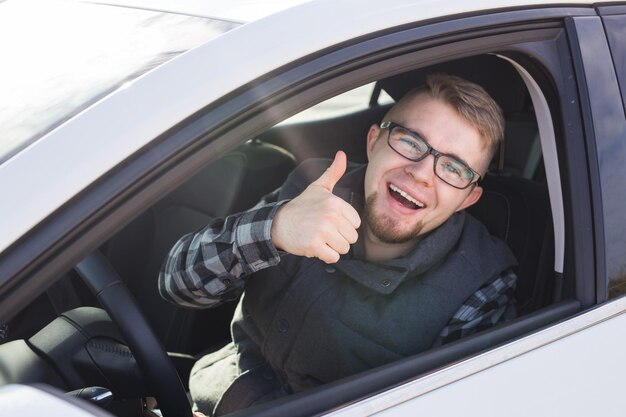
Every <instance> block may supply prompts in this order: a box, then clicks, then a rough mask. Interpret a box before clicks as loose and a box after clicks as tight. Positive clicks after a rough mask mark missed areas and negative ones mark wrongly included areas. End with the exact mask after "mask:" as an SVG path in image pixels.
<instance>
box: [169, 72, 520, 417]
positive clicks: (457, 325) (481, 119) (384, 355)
mask: <svg viewBox="0 0 626 417" xmlns="http://www.w3.org/2000/svg"><path fill="white" fill-rule="evenodd" d="M503 130H504V121H503V118H502V114H501V111H500V109H499V107H498V106H497V104H496V103H495V102H494V101H493V99H492V98H491V97H489V95H487V93H486V92H485V91H484V90H483V89H482V88H481V87H479V86H477V85H475V84H472V83H470V82H467V81H465V80H462V79H460V78H457V77H453V76H448V75H442V74H439V75H434V76H430V77H429V78H428V80H427V82H426V85H425V86H423V87H420V88H418V89H416V90H413V91H411V92H409V93H408V94H407V95H406V96H405V97H404V98H402V99H401V100H400V101H399V102H398V103H397V104H396V105H395V106H394V107H393V108H392V109H391V110H390V111H389V113H388V114H387V115H386V116H385V118H384V119H383V121H382V123H380V125H373V126H371V127H370V129H369V132H368V134H367V155H368V161H369V162H368V164H366V165H352V164H348V162H347V160H346V155H345V154H344V153H343V152H341V151H340V152H338V153H337V155H336V156H335V159H334V161H332V163H331V162H330V161H327V160H312V161H307V162H305V163H303V164H302V165H301V166H300V167H298V168H297V169H296V170H295V171H294V172H293V173H292V174H291V175H290V176H289V178H288V179H287V181H286V182H285V184H284V185H283V186H282V187H281V188H280V189H279V190H277V191H276V192H275V193H273V194H272V195H270V196H268V198H267V199H265V200H264V201H262V202H261V203H260V204H259V205H257V206H256V207H255V208H253V209H251V210H250V211H247V212H245V213H240V214H236V215H232V216H229V217H227V218H226V219H219V220H216V221H214V222H212V223H211V224H209V225H208V226H207V227H205V228H204V229H202V230H200V231H198V232H197V233H193V234H190V235H187V236H184V237H183V238H182V239H181V240H180V241H179V242H178V243H177V244H176V245H175V246H174V247H173V248H172V250H171V252H170V255H169V256H168V259H167V260H166V262H165V264H164V267H163V270H162V272H161V275H160V277H159V290H160V292H161V294H162V295H163V297H165V298H166V299H168V300H170V301H172V302H175V303H178V304H180V305H183V306H189V307H196V308H205V307H211V306H214V305H216V304H218V303H220V302H223V301H225V300H229V299H233V298H235V297H237V296H238V295H239V294H240V293H241V292H242V291H244V295H243V297H242V298H241V300H240V302H239V305H238V307H237V311H236V312H235V316H234V318H233V323H232V337H233V341H232V342H231V343H229V344H227V345H226V346H225V347H224V348H223V349H221V350H219V351H217V352H214V353H211V354H209V355H207V356H205V357H203V358H202V359H201V360H199V361H198V363H197V364H196V365H195V367H194V369H193V370H192V374H191V379H190V391H191V394H192V397H193V400H194V403H195V408H196V409H197V410H199V411H202V412H204V413H206V414H213V415H220V414H224V413H226V412H230V411H233V410H236V409H239V408H244V407H247V406H250V405H254V404H258V403H261V402H265V401H269V400H271V399H274V398H278V397H280V396H284V395H286V394H289V393H293V392H299V391H303V390H305V389H307V388H311V387H314V386H317V385H320V384H323V383H326V382H330V381H333V380H336V379H339V378H341V377H345V376H348V375H352V374H354V373H357V372H360V371H363V370H367V369H370V368H373V367H375V366H379V365H382V364H385V363H389V362H392V361H394V360H397V359H400V358H404V357H407V356H410V355H414V354H416V353H418V352H421V351H424V350H426V349H429V348H431V347H433V346H437V345H440V344H442V343H447V342H450V341H453V340H457V339H459V338H461V337H464V336H466V335H468V334H471V333H474V332H476V331H479V330H482V329H485V328H488V327H490V326H492V325H494V324H496V323H499V322H501V321H504V320H507V319H510V318H512V317H514V315H515V309H514V304H513V303H514V301H513V290H514V288H515V282H516V277H515V274H514V273H513V272H512V269H511V268H512V267H513V266H514V265H515V259H514V257H513V255H512V254H511V253H510V251H509V250H508V248H507V247H506V246H505V245H504V243H502V242H500V241H498V240H496V239H495V238H493V237H491V236H490V235H489V233H488V232H487V231H486V229H485V228H484V226H482V225H481V224H480V223H479V222H478V221H476V220H475V219H473V218H472V217H471V216H469V215H467V214H465V212H464V211H463V210H464V209H465V208H467V207H469V206H470V205H472V204H474V203H475V202H476V201H478V199H479V198H480V196H481V194H482V189H481V187H480V186H479V185H478V183H477V182H478V180H480V178H481V176H482V175H484V174H485V172H486V170H487V167H488V165H489V162H490V160H491V157H492V155H493V154H494V151H495V149H496V148H497V146H498V144H499V142H500V141H501V140H502V136H503ZM329 165H330V166H329ZM207 326H210V324H207Z"/></svg>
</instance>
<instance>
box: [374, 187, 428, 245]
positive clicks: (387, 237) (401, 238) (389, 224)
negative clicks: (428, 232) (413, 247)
mask: <svg viewBox="0 0 626 417" xmlns="http://www.w3.org/2000/svg"><path fill="white" fill-rule="evenodd" d="M377 199H378V193H374V194H372V195H370V196H369V197H367V199H366V200H365V208H364V210H363V217H364V218H365V224H366V225H367V227H368V228H369V230H370V231H371V232H372V234H373V235H374V237H376V238H377V239H378V240H380V241H381V242H383V243H406V242H409V241H411V240H413V239H416V238H417V237H418V236H419V234H420V232H421V231H422V227H423V224H422V222H418V223H417V224H416V225H414V226H413V227H412V228H409V229H406V228H403V227H402V225H401V224H399V223H398V221H397V220H395V219H393V218H392V217H391V216H389V215H387V214H386V213H376V212H375V206H376V200H377Z"/></svg>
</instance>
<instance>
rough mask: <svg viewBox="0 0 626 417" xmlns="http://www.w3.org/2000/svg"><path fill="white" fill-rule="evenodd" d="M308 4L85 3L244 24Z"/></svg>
mask: <svg viewBox="0 0 626 417" xmlns="http://www.w3.org/2000/svg"><path fill="white" fill-rule="evenodd" d="M83 1H86V0H83ZM307 1H309V0H223V1H216V0H213V1H206V0H102V1H99V0H96V1H88V2H89V3H97V4H108V5H116V6H123V7H132V8H139V9H147V10H154V11H163V12H170V13H179V14H187V15H191V16H199V17H208V18H211V19H221V20H227V21H230V22H237V23H247V22H251V21H254V20H259V19H261V18H262V17H265V16H269V15H271V14H275V13H278V12H279V11H281V10H285V9H288V8H290V7H294V6H297V5H298V4H302V3H305V2H307Z"/></svg>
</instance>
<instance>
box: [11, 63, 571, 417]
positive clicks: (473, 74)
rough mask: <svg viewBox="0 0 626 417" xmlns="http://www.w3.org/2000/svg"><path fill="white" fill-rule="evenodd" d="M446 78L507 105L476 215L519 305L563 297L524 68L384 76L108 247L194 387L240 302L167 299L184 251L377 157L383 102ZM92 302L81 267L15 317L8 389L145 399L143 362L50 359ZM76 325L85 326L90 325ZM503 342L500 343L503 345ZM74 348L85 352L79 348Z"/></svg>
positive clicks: (220, 170)
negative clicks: (372, 136)
mask: <svg viewBox="0 0 626 417" xmlns="http://www.w3.org/2000/svg"><path fill="white" fill-rule="evenodd" d="M437 72H443V73H449V74H455V75H459V76H461V77H463V78H465V79H468V80H470V81H473V82H476V83H478V84H480V85H482V86H483V87H484V88H485V89H486V90H487V91H488V92H489V93H490V94H491V95H492V97H494V99H495V100H496V101H497V102H498V104H499V105H500V106H501V108H502V109H503V112H504V115H505V119H506V131H505V139H504V144H503V146H502V148H501V149H500V151H499V152H498V153H497V154H496V156H495V157H494V159H493V161H492V164H491V167H490V170H489V173H488V174H487V175H486V178H484V179H482V180H481V186H482V187H483V188H484V193H483V196H482V198H481V200H480V201H479V202H478V203H477V204H476V205H474V206H472V207H470V208H469V209H468V212H469V213H470V214H471V215H472V216H474V217H476V218H477V219H479V220H480V221H482V222H483V223H484V224H485V225H486V227H487V228H488V230H489V231H490V232H491V233H492V234H493V235H495V236H497V237H499V238H500V239H502V240H503V241H504V242H506V244H507V245H509V247H510V248H511V250H512V251H513V253H514V254H515V256H516V257H517V260H518V262H519V266H518V268H517V271H516V272H517V274H518V286H517V289H516V298H517V303H518V315H519V317H520V319H521V318H524V317H526V316H528V315H532V314H533V313H535V312H537V311H539V310H541V309H542V308H544V307H546V306H549V305H551V304H553V303H554V302H555V301H558V300H559V297H562V294H561V291H560V290H559V289H555V282H556V281H555V280H554V279H553V278H554V274H555V272H554V250H555V249H554V247H555V244H554V232H553V221H552V213H551V206H550V198H549V194H548V188H547V184H546V174H545V170H544V164H543V160H542V151H541V144H540V135H539V129H538V126H537V118H536V116H535V111H534V108H533V103H532V101H531V98H530V95H529V92H528V89H527V87H526V85H525V83H524V81H523V79H522V78H521V77H520V75H519V73H518V72H517V71H516V69H515V68H514V67H513V66H512V65H511V64H510V63H509V62H507V61H505V60H503V59H501V58H499V57H498V56H496V55H492V54H485V55H479V56H473V57H469V58H462V59H457V60H454V61H447V62H444V63H440V64H436V65H431V66H428V67H424V68H419V69H416V70H412V71H409V72H405V73H402V74H399V75H395V76H392V77H389V78H384V79H379V80H377V81H376V82H375V84H374V88H373V89H372V92H371V95H370V96H369V97H367V98H366V100H365V101H364V103H363V106H362V107H361V108H360V109H359V110H356V111H352V112H347V113H346V112H336V113H333V112H332V111H331V112H330V116H325V117H321V118H316V119H313V120H305V121H293V122H285V123H280V124H278V125H276V126H274V127H272V128H270V129H268V130H266V131H264V132H262V133H260V134H258V135H256V136H255V137H250V138H248V140H246V141H245V143H242V144H241V145H240V146H238V147H237V148H236V149H235V150H233V151H231V152H229V153H228V154H227V155H225V156H223V157H222V158H220V159H219V160H217V161H215V162H213V163H211V164H210V165H208V166H206V167H205V168H204V169H203V170H202V171H201V172H199V173H198V174H197V175H195V176H194V177H193V178H192V179H191V180H189V181H188V182H186V183H185V184H183V185H182V186H180V187H178V188H177V189H175V190H174V191H173V192H171V193H169V194H167V195H165V196H163V198H161V199H160V201H158V202H157V203H156V204H154V205H153V206H151V207H149V208H147V209H146V210H145V211H144V212H142V213H141V214H140V215H139V216H137V217H135V218H134V219H133V220H132V221H131V222H129V223H128V224H127V225H126V226H125V227H124V228H123V229H122V230H120V231H118V232H117V233H115V235H113V236H112V237H111V238H110V239H109V240H107V241H106V242H104V243H103V244H102V245H101V246H100V248H99V251H100V252H101V253H102V254H103V255H104V257H105V258H106V259H107V260H108V262H109V263H110V264H111V265H112V267H113V268H114V269H115V271H116V272H117V274H119V276H120V277H121V279H122V280H123V282H124V283H125V284H126V286H127V287H128V289H129V290H130V292H131V293H132V294H133V295H134V297H135V300H136V303H137V304H138V305H139V307H140V309H141V310H142V311H143V313H144V315H145V317H146V319H147V321H148V322H149V323H150V325H151V327H152V329H153V331H154V332H155V334H156V336H157V337H158V339H159V340H160V341H161V343H163V345H164V346H165V348H166V350H167V351H168V352H173V353H172V354H171V355H170V356H171V358H173V360H174V363H175V366H176V368H177V370H178V372H179V375H180V377H181V380H182V381H183V383H184V384H186V381H187V379H188V373H189V370H190V368H191V366H192V365H193V362H194V360H195V358H197V357H199V356H201V355H202V354H204V353H205V352H209V351H213V350H216V349H218V348H219V347H221V346H222V345H223V344H225V343H227V341H228V340H229V338H230V330H229V323H230V320H231V318H232V314H233V311H234V308H235V305H236V301H231V302H227V303H225V304H222V305H220V306H219V307H216V308H214V309H207V310H190V309H183V308H180V307H177V306H174V305H171V304H169V303H167V302H166V301H164V300H163V299H161V297H160V296H159V294H158V291H157V276H158V273H159V269H160V267H161V263H162V262H163V260H164V259H165V256H166V254H167V252H168V251H169V249H170V248H171V247H172V245H173V244H174V243H175V242H176V241H177V240H178V239H179V238H180V237H182V236H183V235H184V234H186V233H189V232H192V231H195V230H197V229H199V228H201V227H203V226H205V225H206V224H207V223H208V222H209V221H210V220H211V219H213V218H216V217H223V216H226V215H228V214H230V213H236V212H239V211H242V210H245V209H247V208H250V207H252V206H253V205H254V204H255V203H256V202H258V201H259V200H260V199H261V198H262V197H263V196H264V195H265V194H267V193H270V192H272V191H274V190H275V189H277V188H278V187H280V185H281V184H282V182H283V181H284V180H285V178H286V177H287V175H288V174H289V172H290V171H291V170H293V169H294V168H295V167H296V166H297V165H298V164H299V163H301V162H303V161H305V160H307V159H309V158H332V157H333V155H334V154H335V152H336V151H337V150H344V151H345V152H346V153H347V155H348V159H349V161H351V162H357V163H365V162H367V158H366V152H365V144H366V142H365V137H366V133H367V130H368V128H369V126H370V125H371V124H373V123H380V122H381V121H382V118H383V116H384V114H385V113H386V112H387V110H388V109H389V108H390V107H391V104H389V103H388V101H389V100H387V101H385V102H384V103H383V102H381V100H380V97H381V96H382V95H383V94H386V95H388V96H389V97H391V99H393V100H398V99H399V98H400V97H402V96H403V94H404V93H406V92H407V91H409V90H410V89H411V88H413V87H416V86H418V85H420V84H421V83H422V82H423V80H424V79H425V77H426V75H427V74H430V73H437ZM83 306H93V307H99V304H98V301H97V299H96V297H95V296H94V295H93V294H92V292H91V291H90V290H89V288H87V286H86V285H85V284H84V283H83V282H82V279H81V276H80V274H79V271H76V270H71V271H68V272H67V274H66V275H65V276H64V277H63V278H62V279H60V280H58V281H57V282H56V283H55V284H54V285H53V286H52V287H50V288H49V289H48V290H47V291H46V292H45V293H44V294H43V295H41V296H40V297H39V298H38V299H37V300H36V301H34V302H33V303H32V304H31V305H29V306H28V307H27V308H25V309H24V310H23V311H22V312H21V313H19V314H17V315H16V316H15V317H14V318H13V319H12V320H11V321H10V322H8V323H7V324H6V327H7V328H8V331H7V335H6V338H5V339H4V341H3V345H2V346H0V361H1V362H5V361H6V360H3V359H1V357H6V356H7V355H6V354H5V352H9V349H11V350H10V351H11V352H15V353H11V355H12V357H14V358H19V359H15V360H14V362H15V363H14V364H13V365H11V370H9V371H6V370H5V371H3V372H4V374H6V375H5V376H4V379H5V382H24V383H32V382H45V383H48V384H50V385H53V386H56V387H58V388H60V389H61V390H64V391H71V390H76V389H79V388H82V387H88V386H96V385H104V384H106V383H107V382H108V383H109V384H110V385H111V387H110V388H111V389H112V390H113V391H114V393H115V394H117V393H119V392H135V393H136V388H133V387H128V388H119V387H121V386H125V385H129V381H131V380H132V381H135V379H133V378H139V380H140V378H141V377H140V376H135V377H133V378H129V377H128V375H129V374H133V375H134V374H135V373H137V372H138V371H137V370H136V369H135V368H133V367H132V366H131V365H128V364H125V363H123V364H120V365H119V367H117V368H115V369H113V370H109V371H106V370H103V369H102V367H100V366H97V365H94V364H93V363H91V362H90V360H89V358H87V357H85V353H84V352H83V351H82V350H81V349H82V348H79V347H69V346H68V347H67V350H66V351H65V354H66V355H69V356H71V357H72V358H73V359H72V360H71V361H69V360H66V361H64V362H62V363H60V362H59V361H58V360H57V359H55V358H56V357H57V356H55V354H52V353H51V352H45V348H43V347H42V346H44V345H45V343H44V342H42V340H43V339H46V340H47V339H49V338H51V337H53V336H51V334H54V335H58V334H64V333H63V331H60V330H59V327H58V325H55V326H56V327H54V330H53V331H52V330H47V331H46V330H45V329H46V328H47V327H46V326H52V325H53V324H54V323H55V319H56V318H57V316H59V315H60V314H62V313H66V312H68V311H72V310H73V309H76V308H78V307H83ZM69 314H70V315H71V314H72V313H69ZM75 320H76V321H80V318H76V319H75ZM504 326H507V325H504ZM98 331H100V330H98ZM101 331H102V332H103V333H104V334H107V335H112V334H113V333H114V330H108V329H107V330H101ZM493 331H494V330H487V331H486V332H485V333H489V332H493ZM51 332H52V333H51ZM44 333H45V334H44ZM55 337H60V336H55ZM107 337H109V336H107ZM110 337H113V336H110ZM496 340H497V339H494V341H492V342H491V343H493V344H495V343H497V342H496ZM119 342H120V343H118V344H116V345H115V347H111V349H117V350H118V351H119V352H127V350H124V347H123V343H122V342H123V341H121V340H120V341H119ZM9 345H11V346H12V347H8V346H9ZM459 346H461V347H460V348H459V350H457V351H456V352H455V355H456V359H459V358H461V357H464V356H466V355H467V354H469V353H468V352H465V353H463V352H464V350H463V349H464V348H463V347H462V344H460V345H459ZM487 347H488V346H487ZM483 348H484V347H483ZM72 349H77V351H76V352H72ZM24 351H27V352H28V353H24ZM125 355H126V354H125ZM427 355H428V352H426V353H425V354H424V355H422V356H423V357H424V358H425V359H424V360H425V361H426V363H431V366H430V369H432V368H434V367H435V366H441V363H439V362H437V361H436V360H434V359H433V360H430V359H429V357H428V356H427ZM91 356H93V354H92V355H91ZM122 356H124V355H122ZM104 360H106V361H109V360H110V359H108V357H107V359H103V361H104ZM445 360H450V359H449V358H448V359H445ZM429 361H430V362H429ZM34 363H35V364H36V365H37V366H35V365H33V364H34ZM43 364H47V365H45V366H44V365H43ZM3 366H5V367H6V364H5V365H3ZM40 366H41V367H40ZM112 366H113V365H112ZM115 366H118V365H115ZM128 367H130V368H132V370H128V369H127V368H128ZM35 368H37V369H35ZM41 369H45V371H43V370H41ZM425 369H429V368H428V367H426V368H425ZM412 372H414V371H412ZM105 374H106V375H105ZM103 375H104V376H103ZM103 381H104V382H103ZM124 390H126V391H124ZM118 396H119V397H120V398H124V397H125V396H127V397H129V396H132V395H131V394H121V395H118ZM133 404H135V403H133ZM134 406H135V405H133V406H129V405H128V404H126V405H119V404H118V408H117V409H113V412H114V414H120V415H123V414H125V413H126V412H127V411H120V410H127V409H128V407H134ZM124 407H126V408H124Z"/></svg>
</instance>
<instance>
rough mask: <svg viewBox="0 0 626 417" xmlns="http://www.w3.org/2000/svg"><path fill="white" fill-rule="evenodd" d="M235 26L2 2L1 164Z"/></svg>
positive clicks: (88, 7)
mask: <svg viewBox="0 0 626 417" xmlns="http://www.w3.org/2000/svg"><path fill="white" fill-rule="evenodd" d="M235 26H237V25H236V24H234V23H229V22H224V21H215V20H211V19H205V18H198V17H191V16H184V15H177V14H166V13H159V12H151V11H147V10H138V9H131V8H126V7H112V6H107V5H96V4H84V3H83V4H81V3H74V2H58V1H57V2H47V1H41V2H39V1H29V0H20V1H11V0H9V1H5V2H0V55H1V56H2V66H1V68H0V163H1V162H3V161H5V160H7V159H8V158H10V157H11V156H12V155H14V154H15V153H16V152H18V151H19V150H20V149H22V148H24V147H25V146H27V145H28V144H30V143H32V142H33V141H35V140H36V139H38V138H39V137H41V136H43V135H44V134H45V133H47V132H49V131H50V130H51V129H53V128H54V127H56V126H58V125H59V124H61V123H62V122H63V121H65V120H67V119H68V118H70V117H71V116H72V115H75V114H77V113H78V112H80V111H81V110H83V109H84V108H86V107H87V106H89V105H91V104H93V103H94V102H95V101H97V100H98V99H100V98H102V97H104V96H105V95H106V94H108V93H110V92H111V91H113V90H114V89H116V88H119V87H120V86H121V85H123V84H124V83H127V82H129V81H130V80H132V79H134V78H137V77H138V76H140V75H141V74H143V73H145V72H146V71H148V70H150V69H151V68H154V67H155V66H157V65H160V64H162V63H163V62H166V61H168V60H170V59H172V58H173V57H175V56H176V55H178V54H180V53H182V52H185V51H186V50H188V49H191V48H193V47H194V46H197V45H199V44H201V43H203V42H205V41H206V40H208V39H210V38H213V37H215V36H217V35H219V34H221V33H223V32H225V31H228V30H230V29H232V28H234V27H235Z"/></svg>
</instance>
